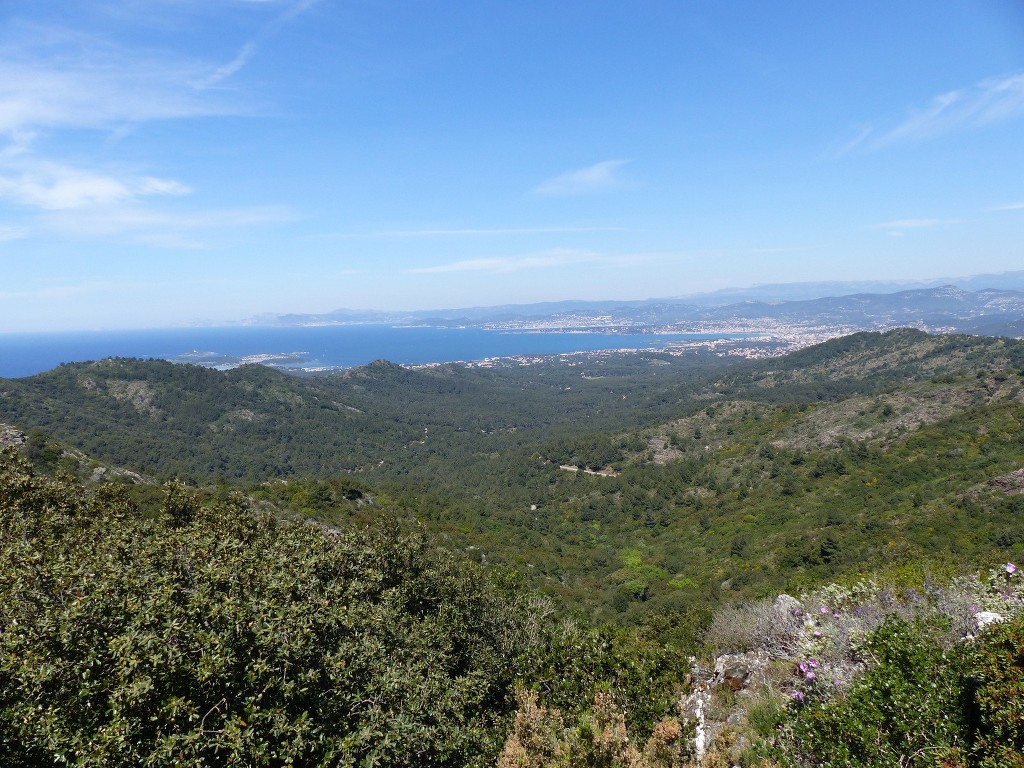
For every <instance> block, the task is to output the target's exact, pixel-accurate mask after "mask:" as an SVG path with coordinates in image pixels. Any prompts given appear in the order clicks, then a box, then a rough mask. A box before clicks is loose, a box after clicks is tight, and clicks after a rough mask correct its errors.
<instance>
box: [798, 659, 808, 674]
mask: <svg viewBox="0 0 1024 768" xmlns="http://www.w3.org/2000/svg"><path fill="white" fill-rule="evenodd" d="M797 669H799V670H800V672H802V673H804V672H807V665H806V664H804V662H802V661H801V662H800V663H799V664H798V665H797Z"/></svg>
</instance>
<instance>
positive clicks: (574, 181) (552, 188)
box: [533, 160, 628, 197]
mask: <svg viewBox="0 0 1024 768" xmlns="http://www.w3.org/2000/svg"><path fill="white" fill-rule="evenodd" d="M627 162H628V161H626V160H604V161H602V162H600V163H595V164H594V165H591V166H588V167H586V168H580V169H578V170H575V171H568V172H567V173H563V174H561V175H560V176H555V177H554V178H553V179H548V180H547V181H545V182H542V183H541V184H540V185H538V186H537V187H536V188H535V189H534V190H533V191H534V193H536V194H538V195H545V196H551V197H562V196H572V195H589V194H593V193H595V192H603V191H605V190H608V189H612V188H613V187H615V186H617V185H618V184H619V180H618V179H617V178H616V171H618V169H619V168H621V167H622V166H624V165H625V164H626V163H627Z"/></svg>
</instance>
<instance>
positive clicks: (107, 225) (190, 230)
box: [44, 205, 297, 248]
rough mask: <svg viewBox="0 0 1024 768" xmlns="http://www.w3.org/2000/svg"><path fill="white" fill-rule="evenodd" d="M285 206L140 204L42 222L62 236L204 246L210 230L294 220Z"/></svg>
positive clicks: (219, 231)
mask: <svg viewBox="0 0 1024 768" xmlns="http://www.w3.org/2000/svg"><path fill="white" fill-rule="evenodd" d="M296 218H297V216H296V215H295V213H294V212H293V211H291V210H290V209H288V208H283V207H279V206H265V207H252V208H224V209H216V210H207V211H198V212H195V211H193V212H173V211H162V210H155V209H152V208H148V207H145V206H139V205H119V206H112V207H109V208H90V209H88V210H70V211H54V212H51V213H49V214H47V215H46V216H45V217H44V221H45V223H46V224H47V225H48V226H49V227H50V228H51V229H53V230H56V231H57V232H60V233H62V234H64V235H68V236H72V237H81V238H110V237H114V238H119V239H124V240H128V241H130V242H135V243H139V244H142V245H149V246H153V247H158V248H204V247H206V241H205V238H206V237H208V236H209V235H210V234H211V233H215V234H217V235H221V234H222V233H223V232H225V231H229V230H232V229H239V228H246V227H252V226H267V225H273V224H282V223H288V222H291V221H295V220H296Z"/></svg>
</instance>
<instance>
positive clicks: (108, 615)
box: [0, 450, 675, 766]
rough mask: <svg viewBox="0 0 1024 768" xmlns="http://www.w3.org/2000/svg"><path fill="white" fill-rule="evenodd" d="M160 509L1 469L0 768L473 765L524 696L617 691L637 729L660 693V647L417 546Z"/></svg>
mask: <svg viewBox="0 0 1024 768" xmlns="http://www.w3.org/2000/svg"><path fill="white" fill-rule="evenodd" d="M164 496H165V501H164V503H163V509H162V514H161V515H160V517H159V518H158V519H152V520H150V519H145V518H143V517H141V516H140V515H138V513H137V510H136V509H135V508H134V507H133V504H132V503H131V501H130V500H129V498H128V496H127V495H126V494H125V493H124V492H123V490H120V489H118V487H117V486H116V485H114V486H112V485H107V486H103V487H101V488H100V489H98V490H96V491H95V492H89V491H87V490H86V489H84V488H83V487H82V486H81V485H80V484H79V483H77V482H75V481H73V480H71V479H69V478H66V477H65V478H57V479H48V478H45V477H41V476H38V475H35V474H33V473H32V472H31V471H30V469H29V468H28V466H27V464H26V463H25V462H24V461H23V460H20V459H18V458H16V457H15V456H14V454H13V452H11V451H10V450H8V451H6V452H5V453H4V455H3V463H2V465H0V764H2V765H5V766H31V765H52V764H54V763H58V764H59V763H69V764H73V765H95V766H117V765H121V766H138V765H167V764H171V763H176V764H180V763H185V764H192V765H267V766H278V765H291V764H295V765H339V766H343V765H382V766H384V765H387V766H402V765H405V766H423V765H438V766H442V765H443V766H463V765H486V764H489V763H490V762H492V761H493V759H494V758H495V757H496V754H497V750H498V748H499V747H500V745H501V742H502V740H503V738H504V732H505V729H506V721H507V719H508V717H509V715H510V713H511V711H512V709H513V708H514V688H515V686H517V685H518V686H520V687H522V686H532V687H534V688H535V689H537V690H541V691H543V693H544V695H545V697H546V698H547V699H548V700H550V701H552V702H557V703H558V705H559V706H562V707H564V708H566V709H567V710H568V711H578V710H580V709H581V708H584V707H586V706H587V705H588V703H589V702H590V701H591V699H592V697H593V695H594V690H595V686H598V685H601V684H603V685H605V686H614V687H615V688H616V690H617V691H619V692H620V695H622V696H624V697H626V698H629V697H632V698H633V699H634V700H636V701H637V702H638V706H637V707H636V712H637V713H638V715H639V722H641V723H642V722H643V721H644V718H645V713H648V714H646V717H648V718H650V717H652V716H653V715H651V714H649V713H650V712H651V711H652V710H656V709H657V708H658V707H659V706H661V707H663V706H665V703H664V700H665V699H666V698H670V697H671V694H672V690H671V687H670V686H666V681H667V679H668V674H669V670H670V665H669V660H668V659H667V658H666V657H665V655H664V653H663V652H662V651H660V649H659V648H658V647H657V646H655V645H652V644H650V643H646V644H645V643H644V642H643V640H642V638H639V637H636V636H634V635H629V634H626V633H618V634H609V633H601V632H597V631H593V630H590V629H587V628H586V627H583V626H580V625H578V624H577V623H576V622H574V621H573V620H571V619H570V618H560V617H557V616H555V615H554V611H553V609H552V606H551V604H550V601H548V600H546V599H545V598H542V597H540V596H537V595H535V594H532V593H530V592H529V591H527V590H525V589H524V588H523V587H522V586H521V585H520V584H519V583H518V580H517V579H516V578H515V576H514V574H510V573H507V572H500V571H499V572H493V573H490V574H487V573H485V572H483V571H482V570H481V569H480V568H478V567H477V566H474V565H473V564H471V563H467V562H466V561H464V560H462V559H461V558H458V557H453V556H451V555H446V554H444V553H443V552H439V551H437V550H436V549H431V548H428V547H426V546H425V542H424V540H423V538H422V537H420V536H415V535H410V534H407V533H398V532H396V531H395V530H392V529H389V528H386V527H380V528H377V529H375V530H368V529H361V530H348V531H333V530H326V529H323V528H321V527H320V526H316V525H307V524H302V523H287V522H282V521H280V520H278V519H277V518H276V517H275V516H273V515H269V514H258V513H254V512H253V511H252V510H251V509H250V508H249V505H248V502H247V501H246V500H245V499H244V498H243V497H241V496H235V497H232V498H230V499H228V500H227V501H220V502H218V501H210V502H206V503H200V502H198V501H197V499H195V498H194V497H192V496H191V495H190V494H189V493H188V492H187V490H185V489H184V488H183V487H182V486H180V485H170V486H168V487H167V488H166V489H165V493H164ZM671 666H675V665H671ZM659 692H660V695H659Z"/></svg>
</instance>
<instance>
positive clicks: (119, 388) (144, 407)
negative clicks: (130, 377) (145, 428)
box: [107, 380, 160, 416]
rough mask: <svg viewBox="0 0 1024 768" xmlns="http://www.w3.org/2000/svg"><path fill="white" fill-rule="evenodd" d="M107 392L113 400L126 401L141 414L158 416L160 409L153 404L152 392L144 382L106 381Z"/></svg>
mask: <svg viewBox="0 0 1024 768" xmlns="http://www.w3.org/2000/svg"><path fill="white" fill-rule="evenodd" d="M107 392H108V393H109V394H110V396H111V397H113V398H114V399H115V400H121V401H127V402H128V403H130V404H131V406H132V407H133V408H134V409H135V410H136V411H138V412H139V413H141V414H144V415H146V416H159V415H160V409H159V408H157V407H156V405H154V404H153V397H154V392H153V390H152V389H151V388H150V386H149V384H148V383H147V382H145V381H117V380H112V381H108V382H107Z"/></svg>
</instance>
